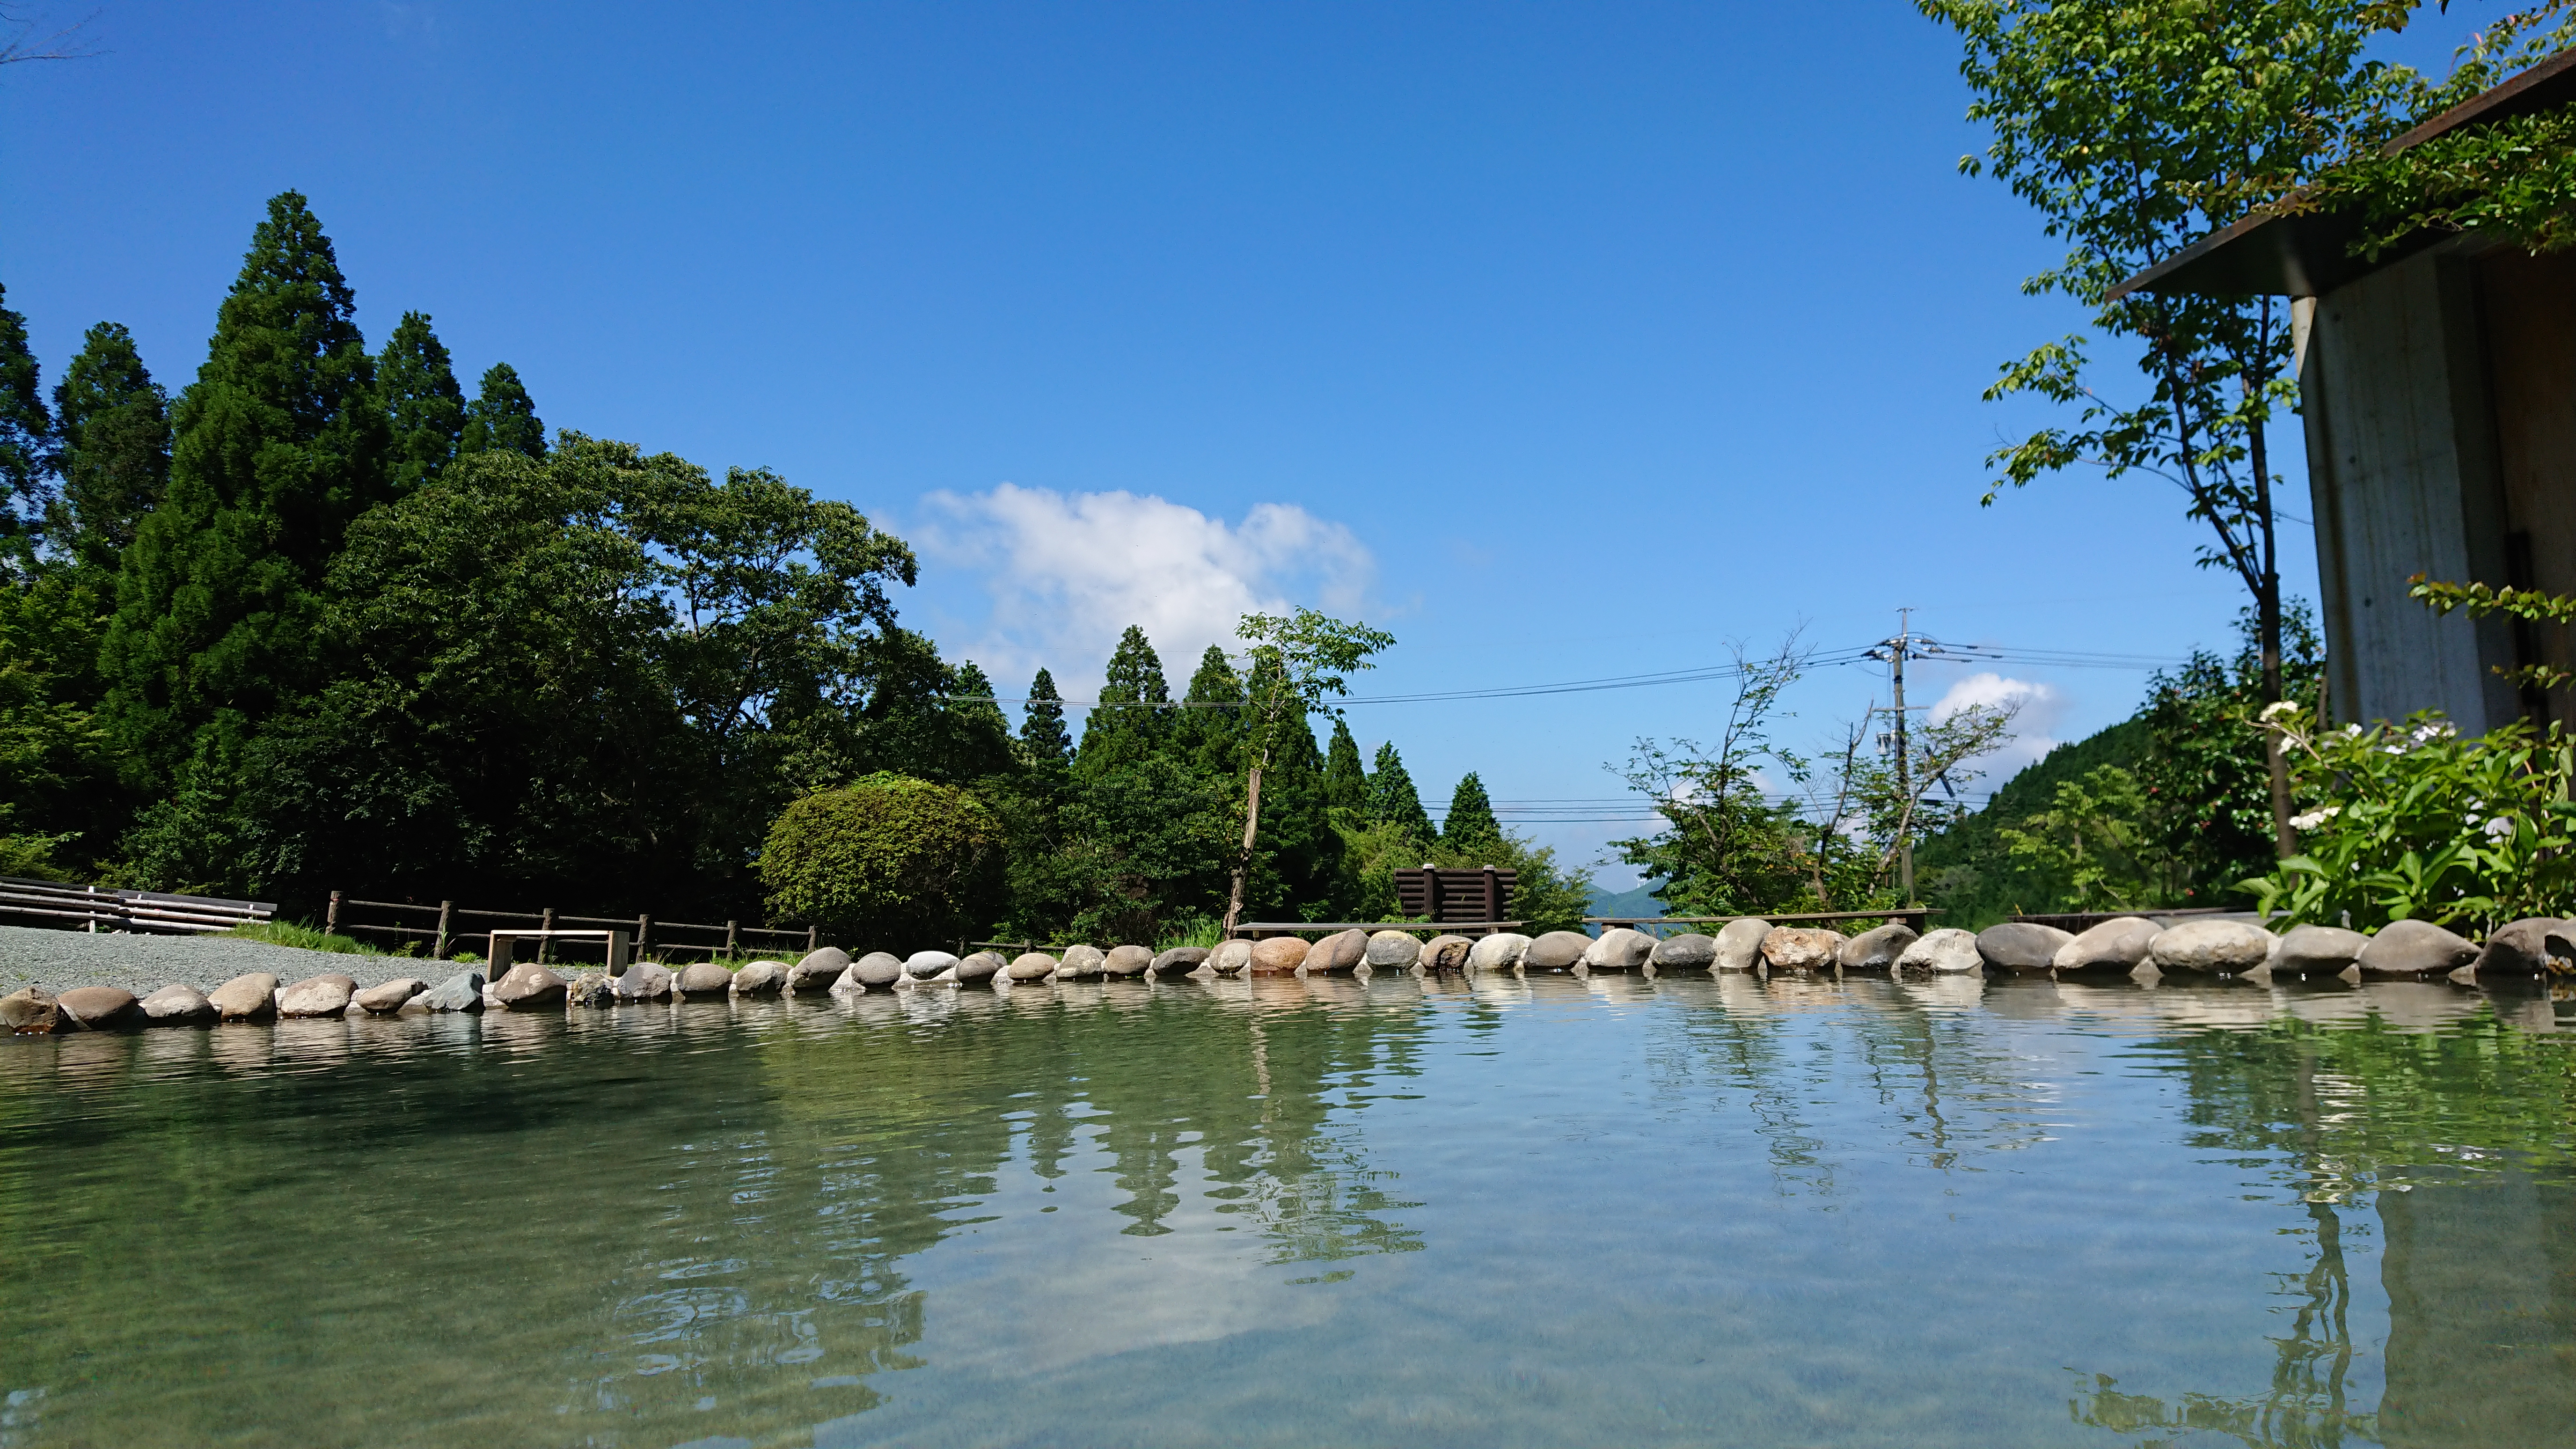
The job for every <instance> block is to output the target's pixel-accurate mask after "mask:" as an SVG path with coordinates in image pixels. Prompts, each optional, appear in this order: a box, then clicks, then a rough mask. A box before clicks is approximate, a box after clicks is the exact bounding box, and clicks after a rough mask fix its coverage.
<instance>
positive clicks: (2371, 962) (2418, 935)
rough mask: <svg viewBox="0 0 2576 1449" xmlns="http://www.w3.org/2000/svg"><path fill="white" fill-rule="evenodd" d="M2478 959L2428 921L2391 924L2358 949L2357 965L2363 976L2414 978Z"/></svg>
mask: <svg viewBox="0 0 2576 1449" xmlns="http://www.w3.org/2000/svg"><path fill="white" fill-rule="evenodd" d="M2545 935H2546V933H2544V936H2545ZM2477 958H2478V948H2477V946H2476V945H2475V944H2474V943H2472V942H2470V941H2468V940H2465V939H2463V938H2462V937H2460V936H2458V935H2455V934H2453V933H2452V932H2449V931H2446V930H2443V929H2442V928H2441V927H2439V926H2437V925H2434V924H2433V923H2432V922H2431V921H2391V922H2389V923H2388V924H2387V925H2385V926H2382V927H2380V928H2379V934H2377V935H2375V936H2373V937H2371V938H2370V944H2369V945H2367V946H2364V947H2362V948H2361V960H2360V963H2359V964H2360V966H2361V974H2362V975H2364V976H2397V977H2416V976H2422V975H2425V974H2427V973H2430V972H2435V971H2440V972H2443V973H2445V974H2447V973H2449V972H2452V971H2456V970H2458V969H2459V968H2461V967H2463V966H2466V965H2468V964H2469V963H2470V962H2471V961H2474V960H2476V959H2477Z"/></svg>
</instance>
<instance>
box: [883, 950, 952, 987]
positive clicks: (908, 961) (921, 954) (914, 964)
mask: <svg viewBox="0 0 2576 1449" xmlns="http://www.w3.org/2000/svg"><path fill="white" fill-rule="evenodd" d="M887 954H889V955H891V954H892V953H891V952H889V953H887ZM956 964H957V958H956V957H955V956H952V955H950V954H949V953H947V952H945V951H915V952H913V953H912V954H911V955H909V956H906V957H904V958H903V974H904V975H906V976H908V977H910V978H912V979H913V980H915V981H928V980H930V979H931V978H933V977H935V976H940V975H943V974H945V973H946V972H948V971H949V970H950V969H951V968H953V967H955V966H956Z"/></svg>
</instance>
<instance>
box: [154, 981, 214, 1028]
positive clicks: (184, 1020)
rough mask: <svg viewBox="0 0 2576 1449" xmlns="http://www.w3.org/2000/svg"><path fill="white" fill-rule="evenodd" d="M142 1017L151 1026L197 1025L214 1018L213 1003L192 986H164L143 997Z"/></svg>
mask: <svg viewBox="0 0 2576 1449" xmlns="http://www.w3.org/2000/svg"><path fill="white" fill-rule="evenodd" d="M141 1005H142V1007H143V1019H144V1020H145V1021H146V1022H148V1023H150V1024H151V1025H153V1026H199V1025H202V1024H204V1023H206V1022H209V1021H212V1020H214V1019H215V1004H214V1003H213V1002H211V1001H208V1000H207V999H206V993H204V992H202V991H199V990H198V989H197V988H195V987H193V986H177V985H172V986H164V987H162V988H161V989H160V990H158V991H155V992H153V993H152V994H151V995H149V996H147V997H145V998H143V1000H142V1002H141Z"/></svg>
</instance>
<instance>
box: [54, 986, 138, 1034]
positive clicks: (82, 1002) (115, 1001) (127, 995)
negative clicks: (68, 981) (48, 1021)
mask: <svg viewBox="0 0 2576 1449" xmlns="http://www.w3.org/2000/svg"><path fill="white" fill-rule="evenodd" d="M54 1004H55V1005H56V1006H58V1007H60V1008H61V1009H62V1014H63V1020H64V1021H66V1022H68V1023H70V1024H71V1025H72V1026H75V1027H77V1028H79V1029H80V1030H82V1031H115V1030H117V1029H118V1028H120V1027H128V1026H141V1025H142V1024H143V1012H142V1009H141V1008H140V1007H138V1006H136V1005H135V1002H134V993H133V992H131V991H128V990H126V989H125V988H124V987H122V986H75V987H73V988H72V989H70V990H69V991H66V992H64V993H63V994H62V995H60V996H57V997H55V998H54Z"/></svg>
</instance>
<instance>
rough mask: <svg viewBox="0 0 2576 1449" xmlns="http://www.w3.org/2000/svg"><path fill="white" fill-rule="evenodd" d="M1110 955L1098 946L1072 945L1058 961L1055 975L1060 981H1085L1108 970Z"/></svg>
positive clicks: (1066, 948) (1065, 949)
mask: <svg viewBox="0 0 2576 1449" xmlns="http://www.w3.org/2000/svg"><path fill="white" fill-rule="evenodd" d="M1108 966H1109V953H1108V952H1106V951H1103V950H1101V949H1100V948H1099V947H1097V946H1085V945H1078V944H1077V945H1072V946H1067V947H1065V948H1064V954H1063V955H1062V956H1060V957H1058V958H1057V959H1056V963H1055V974H1056V979H1057V980H1059V981H1085V980H1088V979H1090V978H1091V977H1094V976H1098V975H1100V974H1101V973H1102V972H1104V971H1105V970H1107V969H1108Z"/></svg>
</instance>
